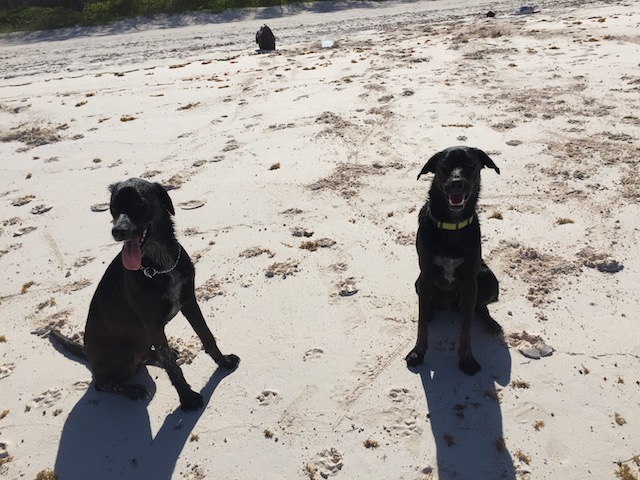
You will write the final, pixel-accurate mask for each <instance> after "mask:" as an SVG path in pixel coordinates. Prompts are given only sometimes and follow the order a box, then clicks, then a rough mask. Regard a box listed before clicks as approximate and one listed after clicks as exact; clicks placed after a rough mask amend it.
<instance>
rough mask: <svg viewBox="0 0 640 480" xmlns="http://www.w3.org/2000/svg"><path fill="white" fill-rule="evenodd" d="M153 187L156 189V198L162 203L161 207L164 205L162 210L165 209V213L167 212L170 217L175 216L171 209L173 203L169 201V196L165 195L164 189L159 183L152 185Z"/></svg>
mask: <svg viewBox="0 0 640 480" xmlns="http://www.w3.org/2000/svg"><path fill="white" fill-rule="evenodd" d="M153 186H154V187H155V188H156V190H157V192H158V197H159V198H160V200H161V201H162V205H164V208H166V209H167V212H169V213H170V214H171V215H175V214H176V211H175V210H174V209H173V202H172V201H171V198H170V197H169V194H168V193H167V191H166V190H165V188H164V187H163V186H162V185H160V184H159V183H154V184H153Z"/></svg>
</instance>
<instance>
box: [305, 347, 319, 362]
mask: <svg viewBox="0 0 640 480" xmlns="http://www.w3.org/2000/svg"><path fill="white" fill-rule="evenodd" d="M323 353H324V350H323V349H321V348H312V349H310V350H307V351H306V352H304V356H303V357H302V361H303V362H306V361H307V360H315V359H318V358H320V357H322V354H323Z"/></svg>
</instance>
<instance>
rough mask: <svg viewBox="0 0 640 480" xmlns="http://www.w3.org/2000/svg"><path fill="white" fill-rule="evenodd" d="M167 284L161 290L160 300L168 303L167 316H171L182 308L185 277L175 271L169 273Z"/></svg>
mask: <svg viewBox="0 0 640 480" xmlns="http://www.w3.org/2000/svg"><path fill="white" fill-rule="evenodd" d="M168 280H169V282H168V285H167V287H166V289H165V291H164V292H163V295H162V300H163V301H164V302H165V303H166V304H167V305H168V308H169V318H173V317H174V316H175V315H176V314H177V313H178V312H179V311H180V309H181V308H182V289H183V287H184V282H185V279H184V277H183V276H182V275H180V274H178V273H177V272H175V273H174V272H172V273H171V274H169V278H168Z"/></svg>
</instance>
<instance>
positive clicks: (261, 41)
mask: <svg viewBox="0 0 640 480" xmlns="http://www.w3.org/2000/svg"><path fill="white" fill-rule="evenodd" d="M256 43H257V44H258V47H259V48H260V50H275V49H276V37H275V36H274V35H273V32H272V31H271V29H270V28H269V27H267V26H266V25H263V26H262V27H260V30H258V32H257V33H256Z"/></svg>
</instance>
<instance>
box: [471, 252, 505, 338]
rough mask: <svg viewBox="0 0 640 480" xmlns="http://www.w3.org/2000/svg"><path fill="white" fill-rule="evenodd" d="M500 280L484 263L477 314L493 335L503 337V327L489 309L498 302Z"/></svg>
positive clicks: (479, 279) (479, 282)
mask: <svg viewBox="0 0 640 480" xmlns="http://www.w3.org/2000/svg"><path fill="white" fill-rule="evenodd" d="M498 294H499V289H498V279H497V278H496V276H495V275H494V274H493V272H492V271H491V270H490V269H489V267H487V265H486V264H485V263H484V262H482V267H481V268H480V272H479V273H478V298H477V300H476V313H477V314H478V316H479V317H480V319H481V320H482V322H483V323H484V326H485V327H486V329H487V330H488V331H489V333H491V334H492V335H501V334H502V327H501V326H500V325H499V324H498V322H496V321H495V320H494V319H493V318H492V317H491V315H490V314H489V310H488V309H487V305H488V304H489V303H493V302H496V301H498Z"/></svg>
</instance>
